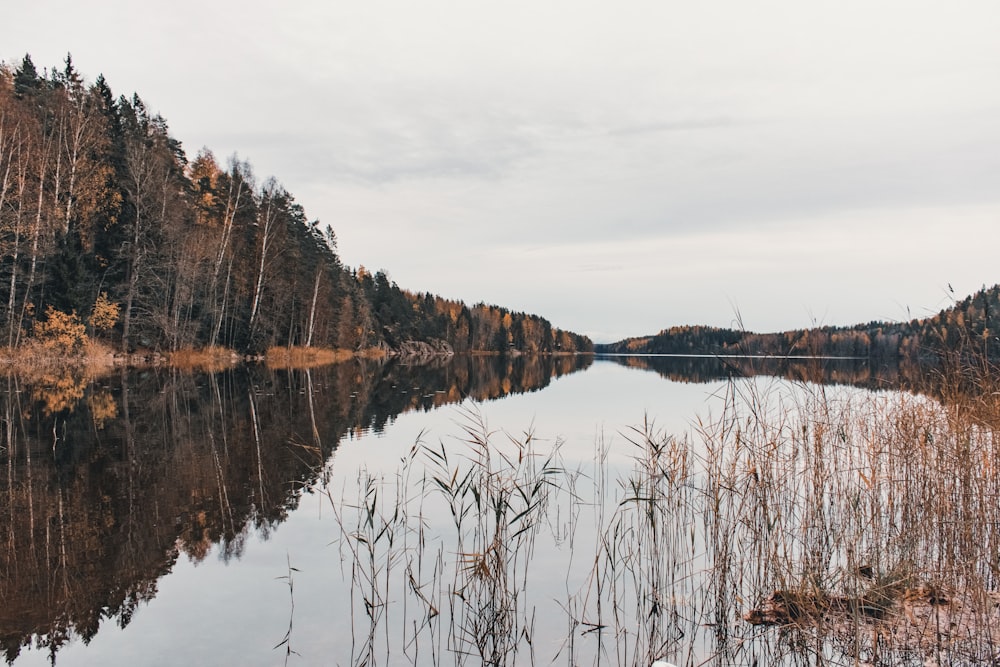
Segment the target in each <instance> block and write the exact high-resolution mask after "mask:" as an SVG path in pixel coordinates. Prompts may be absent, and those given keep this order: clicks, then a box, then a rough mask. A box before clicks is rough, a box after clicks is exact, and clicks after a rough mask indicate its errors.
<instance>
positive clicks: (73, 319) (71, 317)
mask: <svg viewBox="0 0 1000 667" xmlns="http://www.w3.org/2000/svg"><path fill="white" fill-rule="evenodd" d="M35 340H37V341H38V342H39V343H40V344H41V345H42V347H43V348H45V349H47V350H50V351H52V352H55V353H57V354H67V355H68V354H78V353H79V352H80V351H82V350H83V346H84V344H85V343H86V342H87V327H86V326H84V324H83V322H81V321H80V316H79V315H77V314H76V311H73V312H72V313H64V312H62V311H59V310H56V309H55V308H53V307H52V306H49V307H48V308H46V309H45V321H44V322H39V323H38V324H36V325H35Z"/></svg>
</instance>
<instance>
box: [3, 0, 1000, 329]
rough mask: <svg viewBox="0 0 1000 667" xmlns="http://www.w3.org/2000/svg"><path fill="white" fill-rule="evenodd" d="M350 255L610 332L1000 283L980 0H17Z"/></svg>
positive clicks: (12, 19)
mask: <svg viewBox="0 0 1000 667" xmlns="http://www.w3.org/2000/svg"><path fill="white" fill-rule="evenodd" d="M2 14H3V16H2V19H0V59H2V60H4V61H6V62H7V63H11V64H19V63H20V60H21V58H23V56H24V54H25V53H30V54H31V56H32V59H33V61H34V63H35V65H36V66H37V67H38V68H39V69H42V68H43V67H52V66H60V67H61V64H62V61H63V60H64V58H65V56H66V54H67V53H71V54H72V57H73V62H74V65H75V66H76V68H77V69H78V70H79V71H80V72H81V73H82V74H83V75H84V76H85V77H86V78H87V80H88V81H91V82H92V81H93V80H94V79H96V78H97V76H98V75H99V74H102V73H103V74H104V76H105V78H106V79H107V81H108V83H109V84H110V86H111V88H112V90H113V91H114V92H115V93H116V94H125V95H131V94H132V93H133V92H137V93H138V94H139V95H140V97H142V99H143V100H144V102H145V103H146V105H147V107H148V108H149V109H151V110H153V111H155V112H158V113H160V114H162V115H163V117H164V118H165V119H166V120H167V123H168V125H169V127H170V131H171V133H172V134H173V136H174V137H175V138H177V139H179V140H180V141H181V142H182V144H183V145H184V148H185V150H186V151H187V154H188V156H189V158H193V157H194V156H195V155H196V154H197V153H198V151H199V150H201V149H202V148H203V147H207V148H208V149H210V150H211V151H212V152H213V153H214V154H215V155H216V157H217V158H218V159H219V160H220V161H221V162H223V163H224V162H226V161H227V160H228V158H230V157H231V156H233V155H238V156H239V157H240V159H246V160H249V161H250V163H251V164H252V165H253V168H254V171H255V173H256V175H257V177H258V179H259V180H260V181H261V182H262V181H263V179H264V178H266V177H268V176H275V177H276V178H277V179H278V180H279V181H280V182H281V183H282V184H283V185H284V187H285V188H286V189H287V190H288V191H289V192H291V193H292V194H293V195H294V196H295V198H296V200H297V201H298V202H299V203H300V204H302V205H303V207H304V208H305V210H306V213H307V215H308V216H309V218H310V219H319V220H320V221H321V223H323V224H329V225H331V226H332V227H333V229H334V231H335V232H336V234H337V237H338V240H339V251H340V255H341V257H342V259H343V261H344V262H345V263H346V264H348V265H350V266H352V267H358V266H362V265H363V266H365V267H366V268H368V269H370V270H376V269H380V268H381V269H384V270H386V271H387V272H388V274H389V275H390V276H391V278H392V279H393V280H395V281H396V282H397V283H398V284H399V285H400V287H403V288H405V289H410V290H412V291H418V292H423V291H428V292H432V293H435V294H439V295H441V296H444V297H448V298H456V299H462V300H464V301H466V302H467V303H476V302H480V301H483V302H486V303H494V304H498V305H503V306H506V307H508V308H511V309H513V310H517V311H525V312H529V313H536V314H540V315H543V316H545V317H546V318H548V319H549V320H550V321H551V322H552V323H553V324H554V325H555V326H559V327H562V328H565V329H569V330H572V331H576V332H579V333H584V334H587V335H589V336H591V337H592V338H593V339H594V340H595V341H597V342H609V341H613V340H618V339H620V338H623V337H626V336H639V335H644V334H651V333H656V332H657V331H659V330H661V329H664V328H667V327H670V326H674V325H681V324H706V325H712V326H721V327H728V326H743V327H745V328H746V329H748V330H753V331H761V332H763V331H782V330H787V329H793V328H802V327H808V326H814V325H849V324H854V323H858V322H868V321H871V320H886V321H896V320H906V319H909V318H910V317H921V316H925V315H929V314H933V313H935V312H937V311H938V310H940V309H942V308H945V307H947V306H948V305H949V304H950V303H951V302H952V300H953V299H956V298H959V299H960V298H962V297H964V296H965V295H967V294H969V293H971V292H973V291H975V290H977V289H979V288H980V287H982V286H984V285H986V286H990V285H994V284H996V283H998V282H1000V261H998V248H1000V39H997V35H998V34H1000V3H997V2H996V1H995V0H985V1H981V2H977V1H968V2H966V1H963V0H952V1H949V2H944V1H940V2H922V1H920V0H902V1H893V2H880V1H878V0H866V1H855V0H839V1H836V2H834V1H832V0H830V1H824V0H813V1H809V2H802V1H801V0H792V1H780V2H772V1H767V0H763V1H758V2H752V3H750V2H745V1H740V0H728V1H713V0H705V1H699V2H690V1H685V2H680V1H674V0H659V1H655V2H653V1H651V2H638V1H631V0H619V1H617V2H614V3H612V2H608V1H607V0H605V1H603V2H590V1H589V0H572V1H562V0H552V1H547V0H529V1H522V0H508V1H506V2H502V3H499V2H490V3H487V2H481V1H478V0H421V1H420V2H412V1H405V2H404V1H401V0H400V1H387V0H365V1H364V2H358V1H352V2H347V1H344V0H325V1H323V2H311V1H309V2H307V1H304V0H290V2H286V3H276V2H266V3H265V2H257V1H256V0H243V1H241V2H233V1H230V0H213V1H212V2H206V1H204V0H199V1H198V2H195V1H193V0H171V2H168V3H156V4H155V5H153V4H149V3H140V2H135V1H134V0H128V1H125V0H121V1H119V0H88V1H87V2H79V1H78V0H62V1H56V0H32V1H31V2H11V3H8V6H6V7H4V10H3V12H2Z"/></svg>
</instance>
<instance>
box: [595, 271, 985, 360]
mask: <svg viewBox="0 0 1000 667" xmlns="http://www.w3.org/2000/svg"><path fill="white" fill-rule="evenodd" d="M998 336H1000V285H994V286H993V287H990V288H986V287H983V289H981V290H979V291H978V292H976V293H975V294H973V295H971V296H968V297H966V298H965V299H962V300H961V301H957V302H956V303H955V304H954V305H953V306H951V307H950V308H946V309H944V310H942V311H941V312H939V313H938V314H936V315H934V316H932V317H927V318H923V319H913V320H910V321H909V322H868V323H867V324H856V325H853V326H846V327H833V326H825V327H817V328H813V329H796V330H793V331H782V332H780V333H754V332H750V331H740V330H737V329H720V328H716V327H706V326H678V327H671V328H669V329H664V330H663V331H661V332H659V333H658V334H654V335H649V336H641V337H638V338H626V339H624V340H620V341H618V342H616V343H610V344H604V345H596V346H595V347H594V350H595V352H599V353H600V352H603V353H623V354H628V353H632V354H713V355H733V354H755V355H756V354H760V355H773V356H794V355H830V356H845V357H864V358H868V359H873V360H885V361H898V360H908V361H921V360H929V359H934V358H940V357H941V356H942V355H947V354H954V353H959V354H969V355H976V356H979V357H981V358H984V359H989V360H991V361H998V360H1000V338H998Z"/></svg>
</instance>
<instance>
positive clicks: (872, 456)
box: [336, 378, 1000, 667]
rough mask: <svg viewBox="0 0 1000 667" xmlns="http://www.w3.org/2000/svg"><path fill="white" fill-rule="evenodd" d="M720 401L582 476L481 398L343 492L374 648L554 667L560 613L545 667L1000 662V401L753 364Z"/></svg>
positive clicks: (360, 654) (362, 645) (356, 586)
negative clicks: (394, 466) (513, 433)
mask: <svg viewBox="0 0 1000 667" xmlns="http://www.w3.org/2000/svg"><path fill="white" fill-rule="evenodd" d="M987 381H988V380H987V379H986V378H980V380H979V381H978V384H977V385H976V386H978V387H979V388H980V389H982V388H983V387H985V386H987V385H986V384H985V383H986V382H987ZM966 384H967V383H966ZM718 398H719V401H720V404H721V406H722V407H721V411H720V412H719V414H717V415H716V416H715V417H714V418H711V417H710V418H707V419H705V420H703V421H701V422H698V425H697V427H696V428H695V430H694V432H693V433H692V434H691V435H690V436H681V437H677V436H674V435H671V434H666V433H662V432H660V431H658V430H657V429H655V428H653V426H652V425H651V424H649V423H647V424H644V425H643V426H642V427H639V428H636V429H632V430H630V431H628V432H626V433H625V434H624V437H625V439H626V440H627V442H628V443H631V446H632V447H634V450H633V451H634V453H635V464H634V467H633V470H632V471H631V473H630V474H627V475H626V476H617V477H616V475H615V474H614V472H613V471H609V469H608V465H607V461H606V457H607V446H606V445H604V444H601V445H600V446H599V448H598V450H597V453H596V454H595V460H594V473H593V474H592V475H581V474H580V473H579V472H576V473H574V472H572V471H567V470H565V469H563V468H562V467H561V466H559V465H555V461H556V460H557V459H554V458H552V457H553V456H554V455H555V452H553V454H551V455H548V456H546V457H542V458H541V459H540V458H538V457H539V454H538V453H537V452H534V451H531V450H530V448H529V446H530V445H531V444H532V442H533V436H532V435H531V434H530V433H529V434H526V436H525V437H524V438H522V439H520V440H517V439H513V440H511V441H510V442H502V441H503V440H504V439H502V438H500V439H498V438H496V437H494V434H492V433H490V432H488V431H487V430H486V429H485V426H484V425H483V423H482V421H481V420H480V419H479V418H478V416H477V413H474V412H473V413H470V414H471V415H472V417H471V418H470V417H469V416H468V415H467V418H466V420H465V422H464V424H463V429H464V435H463V437H462V438H461V442H460V447H459V449H458V450H455V449H453V448H448V447H445V446H444V444H442V445H440V446H436V447H428V446H425V445H422V444H418V445H417V446H416V447H414V450H413V452H411V456H410V457H409V458H408V459H407V460H406V463H405V471H404V472H402V473H401V474H400V476H399V477H398V478H397V479H396V481H395V484H393V485H392V486H394V487H395V488H392V487H389V488H386V485H385V483H384V482H385V480H374V479H372V478H370V477H367V478H365V481H364V483H363V486H362V500H361V502H359V503H357V504H355V505H354V507H355V508H356V509H357V510H358V513H356V514H355V515H354V517H353V519H350V520H349V519H348V514H350V512H348V511H347V509H348V508H347V505H352V504H353V503H350V502H348V503H343V502H341V503H336V504H337V505H339V507H340V508H341V509H340V512H341V514H340V519H341V525H342V528H343V529H344V532H343V536H342V539H343V540H344V542H343V543H342V544H347V545H351V548H352V549H353V550H354V553H353V554H352V555H351V556H348V557H347V561H349V562H353V564H352V568H353V577H352V579H353V586H352V589H353V591H354V593H355V594H356V595H358V599H359V601H361V602H363V604H362V605H361V606H360V607H359V609H362V610H364V621H365V622H364V623H363V625H362V627H363V628H364V630H363V631H361V632H360V633H358V634H357V635H356V638H357V641H358V642H359V646H358V647H356V649H357V650H356V651H355V653H354V661H355V663H356V664H367V663H370V662H373V661H376V659H381V658H383V657H384V658H388V657H389V656H390V655H392V654H393V653H394V651H397V650H398V651H399V652H400V654H402V655H409V654H408V651H411V650H415V649H414V647H416V646H418V645H421V644H422V645H425V646H428V645H429V646H435V647H438V650H444V652H445V653H444V654H441V653H438V654H436V655H437V658H438V660H439V661H441V662H447V661H450V660H451V658H452V657H455V660H456V663H457V664H462V663H464V662H465V661H466V659H470V660H472V656H474V659H475V660H476V661H478V660H482V661H484V662H485V663H486V664H496V665H500V664H520V663H521V662H524V661H526V660H531V661H533V660H535V657H536V656H535V654H536V652H537V651H539V650H540V648H539V647H540V644H539V643H538V640H539V639H540V637H538V636H536V635H535V626H536V620H537V619H538V618H544V619H549V618H551V617H553V616H562V617H564V618H565V619H566V621H565V626H564V627H566V628H567V629H568V630H567V634H566V635H565V638H564V639H563V640H562V643H561V644H560V645H559V646H557V647H556V649H555V650H554V655H553V654H545V655H538V659H539V661H540V662H541V663H545V664H547V663H548V662H549V661H556V660H557V659H558V660H560V661H561V660H566V659H568V660H569V663H570V664H584V663H591V662H594V664H619V665H648V664H651V663H652V662H653V661H655V660H657V659H662V658H667V659H670V660H672V661H673V662H676V663H678V664H691V665H696V664H697V665H700V664H713V665H720V666H721V665H728V664H806V663H808V664H816V665H847V664H859V665H860V664H863V665H869V666H876V665H877V666H886V667H888V666H889V665H925V664H935V665H942V664H949V665H974V664H984V663H986V664H995V663H996V661H997V660H998V659H1000V593H998V591H1000V438H998V437H997V425H998V424H1000V420H998V419H997V417H998V415H1000V410H998V405H1000V402H998V400H997V395H995V394H993V393H992V392H983V391H979V392H978V393H974V394H969V393H963V394H958V393H954V394H952V395H951V397H950V402H949V403H941V402H939V401H937V400H934V399H932V398H930V397H928V396H915V395H910V394H905V393H898V392H892V393H879V394H873V393H865V392H860V391H856V390H851V389H845V388H839V389H838V388H824V387H820V386H814V385H792V384H789V383H775V382H772V383H770V384H769V383H768V381H766V380H761V379H757V380H752V379H751V380H746V381H733V382H731V383H729V384H728V385H727V389H726V391H725V392H724V393H723V394H722V395H720V396H718ZM511 446H513V449H510V447H511ZM504 447H506V448H507V449H505V448H504ZM543 460H544V463H542V461H543ZM530 461H538V462H539V463H538V464H537V465H533V466H530V467H522V466H523V465H525V463H526V462H530ZM411 478H412V479H417V480H420V481H418V482H412V481H410V480H411ZM588 483H592V488H590V489H588V488H587V486H588ZM533 494H537V495H533ZM376 498H377V502H376ZM442 500H443V501H445V502H444V505H443V506H442V504H441V502H442ZM515 501H516V502H515ZM442 516H450V517H452V521H451V522H452V524H453V525H452V526H451V528H450V529H446V528H447V527H446V526H444V527H442V526H441V520H440V519H439V518H438V517H442ZM348 526H353V527H348ZM432 527H433V528H434V531H433V532H432V531H431V528H432ZM550 529H551V530H552V531H553V533H554V534H557V537H556V538H555V540H554V545H555V546H553V545H551V544H548V543H547V540H548V539H549V538H548V537H547V536H546V534H547V533H548V531H549V530H550ZM438 531H440V532H438ZM449 534H450V535H451V537H449V536H448V535H449ZM590 540H593V542H590ZM567 546H568V548H569V549H568V552H567V551H562V553H563V554H564V557H566V558H568V559H569V564H568V565H565V566H562V569H561V571H568V572H570V573H572V572H574V571H575V572H576V574H566V575H565V576H566V583H565V588H564V591H565V593H564V594H563V597H562V599H553V598H552V597H551V596H552V593H551V592H550V591H548V590H546V592H545V593H543V594H542V595H543V596H546V597H547V599H545V600H539V599H538V598H535V597H532V591H531V590H530V587H529V584H528V578H527V577H526V573H528V572H529V570H530V569H531V567H532V566H531V563H532V561H533V559H534V558H536V557H537V556H539V555H541V556H543V559H544V560H545V561H547V562H550V563H551V562H552V561H553V559H557V558H558V553H560V550H565V548H566V547H567ZM362 555H363V558H360V560H358V558H359V557H360V556H362ZM581 565H582V566H583V569H584V572H583V573H582V575H581V574H580V572H579V569H580V566H581ZM557 570H559V567H557ZM396 600H403V601H404V602H403V603H402V606H403V614H402V615H403V618H399V615H398V614H396V615H395V617H394V615H393V614H392V613H391V609H392V608H393V605H394V604H395V603H394V602H393V601H396ZM546 604H547V605H549V606H544V605H546ZM396 608H397V609H399V608H398V607H396ZM414 610H417V611H414ZM355 621H356V622H357V619H356V620H355ZM400 624H401V625H400ZM402 628H408V630H406V631H405V632H404V631H403V630H402ZM358 629H359V630H360V629H361V628H358ZM547 633H549V636H548V637H547V640H549V641H551V628H550V629H549V630H548V631H547ZM396 637H403V639H404V642H405V647H404V648H400V649H391V648H390V646H395V645H396V644H395V643H394V642H396V641H398V640H397V639H394V638H396ZM366 638H367V639H366ZM550 646H551V644H550ZM380 647H381V648H380ZM406 647H409V648H406ZM382 650H385V651H388V653H385V654H383V653H381V651H382ZM444 655H448V656H449V657H447V658H445V657H443V656H444ZM595 656H597V657H595ZM410 657H413V656H410Z"/></svg>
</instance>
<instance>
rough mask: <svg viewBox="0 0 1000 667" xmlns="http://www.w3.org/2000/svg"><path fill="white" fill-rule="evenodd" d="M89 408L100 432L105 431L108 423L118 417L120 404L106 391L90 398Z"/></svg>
mask: <svg viewBox="0 0 1000 667" xmlns="http://www.w3.org/2000/svg"><path fill="white" fill-rule="evenodd" d="M87 407H88V408H90V414H91V415H92V416H93V418H94V426H96V427H97V429H98V430H101V429H103V428H104V425H105V424H106V423H107V422H109V421H112V420H114V419H115V418H116V417H117V416H118V404H117V403H116V402H115V397H114V396H112V395H111V392H109V391H108V390H106V389H104V390H101V391H99V392H97V393H94V394H91V395H90V396H88V397H87Z"/></svg>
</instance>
